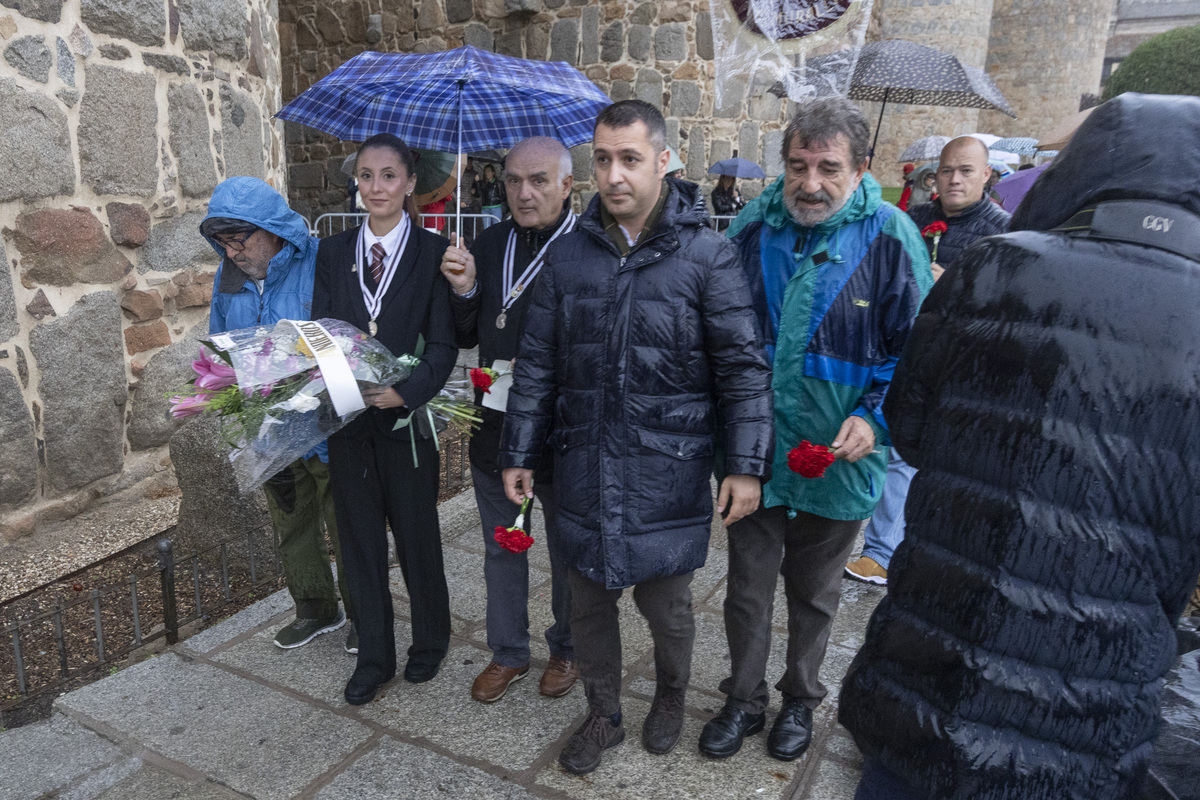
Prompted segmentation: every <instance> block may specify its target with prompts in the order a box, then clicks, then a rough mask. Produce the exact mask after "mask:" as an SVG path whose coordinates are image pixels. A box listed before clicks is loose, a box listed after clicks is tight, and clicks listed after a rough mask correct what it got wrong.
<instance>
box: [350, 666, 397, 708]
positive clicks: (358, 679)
mask: <svg viewBox="0 0 1200 800" xmlns="http://www.w3.org/2000/svg"><path fill="white" fill-rule="evenodd" d="M393 677H395V676H393ZM390 680H391V678H388V679H387V680H383V681H377V680H375V679H373V678H366V677H363V676H361V675H359V674H358V673H357V672H355V673H354V674H353V675H351V676H350V681H349V682H348V683H347V684H346V692H345V697H346V702H347V703H349V704H350V705H352V706H362V705H366V704H367V703H369V702H371V701H372V700H374V699H375V693H376V692H378V691H379V689H380V688H381V687H382V686H383V685H384V684H385V683H387V682H388V681H390Z"/></svg>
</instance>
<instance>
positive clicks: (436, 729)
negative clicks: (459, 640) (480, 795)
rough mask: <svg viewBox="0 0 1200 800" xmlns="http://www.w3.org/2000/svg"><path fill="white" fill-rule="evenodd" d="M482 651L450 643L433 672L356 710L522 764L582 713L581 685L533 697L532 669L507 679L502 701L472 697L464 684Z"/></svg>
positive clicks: (472, 752) (513, 765)
mask: <svg viewBox="0 0 1200 800" xmlns="http://www.w3.org/2000/svg"><path fill="white" fill-rule="evenodd" d="M489 660H490V656H489V654H488V653H487V651H486V650H482V649H479V648H475V647H471V646H467V645H459V646H457V647H452V648H451V649H450V653H449V654H448V655H447V657H446V660H445V661H444V662H443V664H442V670H441V672H440V673H438V676H437V677H436V678H435V679H433V680H432V681H429V682H428V683H422V684H416V685H413V684H407V683H404V682H403V681H402V680H401V681H398V682H396V683H394V684H393V686H392V688H389V691H388V692H387V695H386V696H385V697H384V698H382V699H380V700H377V701H376V702H374V703H370V704H368V705H366V706H363V707H362V709H361V710H360V711H359V714H360V715H361V716H362V717H363V718H365V719H369V720H371V721H373V722H376V723H378V724H380V725H384V726H386V727H388V728H391V729H394V730H396V731H397V732H398V733H402V734H403V735H405V736H410V737H418V738H420V739H424V740H426V741H429V742H431V743H433V744H436V745H438V746H441V747H444V748H447V749H449V750H451V751H452V752H454V753H456V754H461V755H463V756H467V757H469V758H472V759H478V760H481V761H485V762H488V763H491V764H495V765H497V766H500V767H504V768H505V769H509V770H523V769H528V768H529V767H530V766H531V765H532V764H533V763H534V762H535V761H536V760H537V758H538V757H539V756H540V755H541V754H542V752H543V751H544V750H546V748H547V747H549V746H550V745H552V744H553V743H554V742H555V741H557V740H558V738H559V737H560V736H562V735H563V733H565V732H566V731H567V730H568V729H569V728H571V727H572V726H573V725H575V724H577V721H578V720H579V719H581V718H582V715H583V712H584V708H585V703H584V699H583V691H582V688H583V687H582V686H578V687H577V688H575V689H573V690H572V691H571V693H570V694H568V695H567V696H566V697H561V698H558V699H550V698H546V697H542V696H541V695H540V694H538V673H537V670H534V669H531V670H530V673H529V675H528V676H527V677H526V678H525V679H523V680H521V681H518V682H516V683H514V684H513V685H512V686H511V687H510V688H509V690H508V694H506V695H505V696H504V697H503V698H502V699H501V700H499V701H497V702H495V703H492V704H490V705H484V704H483V703H478V702H476V701H474V700H472V699H471V682H472V681H473V680H474V679H475V676H476V675H477V674H478V673H479V671H480V670H481V669H482V668H483V667H484V666H486V665H487V663H488V661H489Z"/></svg>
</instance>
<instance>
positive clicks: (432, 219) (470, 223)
mask: <svg viewBox="0 0 1200 800" xmlns="http://www.w3.org/2000/svg"><path fill="white" fill-rule="evenodd" d="M366 218H367V215H366V213H363V212H360V213H356V214H348V213H340V214H322V215H321V216H319V217H317V220H316V222H314V223H313V224H312V233H313V235H314V236H316V237H317V238H319V239H324V238H325V237H326V236H332V235H333V234H335V233H341V232H342V231H346V230H349V229H350V228H353V227H355V226H356V225H361V224H362V221H363V220H364V219H366ZM461 218H462V229H463V238H464V239H465V240H466V242H468V243H470V242H473V241H474V240H475V237H476V236H478V235H479V234H480V233H482V232H483V229H484V228H485V227H486V225H487V224H490V223H493V222H495V217H491V216H489V215H487V214H463V215H462V216H461ZM456 224H457V222H456V220H455V216H454V215H453V214H422V215H421V227H423V228H426V229H428V230H431V231H433V232H435V233H438V234H440V235H442V236H445V237H447V238H449V236H450V234H452V233H454V226H455V225H456Z"/></svg>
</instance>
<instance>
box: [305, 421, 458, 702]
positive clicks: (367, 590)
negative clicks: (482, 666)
mask: <svg viewBox="0 0 1200 800" xmlns="http://www.w3.org/2000/svg"><path fill="white" fill-rule="evenodd" d="M344 434H345V432H344V431H341V432H339V433H336V434H334V435H333V436H331V437H329V467H330V479H331V483H332V485H333V501H334V507H335V509H336V511H337V522H338V530H339V531H340V533H341V545H342V559H343V561H344V562H345V570H346V579H347V580H348V581H349V583H350V596H351V599H352V600H353V602H354V612H355V620H354V623H355V625H356V626H357V628H358V665H357V668H356V669H355V676H356V677H357V678H359V679H362V680H369V681H372V682H377V683H378V682H383V681H388V680H391V678H392V677H393V676H394V675H395V674H396V637H395V634H394V632H393V625H394V620H395V616H394V612H393V609H392V593H391V591H390V590H389V589H388V563H387V528H386V527H385V524H390V525H391V527H392V536H393V537H394V538H395V541H396V556H397V559H398V560H399V562H400V571H401V572H402V573H403V574H404V585H405V586H406V587H407V589H408V597H409V605H410V609H411V613H412V646H411V647H409V648H408V658H409V661H411V662H413V663H414V664H434V663H437V662H439V661H441V660H442V658H443V657H444V656H445V655H446V650H447V649H448V648H449V646H450V593H449V591H448V590H447V588H446V571H445V568H444V566H443V564H442V540H441V530H440V528H439V526H438V514H437V495H438V472H439V470H438V453H437V450H436V449H435V448H434V445H433V442H432V441H430V440H427V439H420V438H418V439H417V447H416V453H417V459H418V461H419V466H414V464H413V448H412V443H411V442H408V441H403V440H396V439H389V438H386V437H383V436H379V435H377V434H375V433H373V432H372V431H370V430H369V429H368V430H361V429H360V431H359V432H357V434H356V435H344Z"/></svg>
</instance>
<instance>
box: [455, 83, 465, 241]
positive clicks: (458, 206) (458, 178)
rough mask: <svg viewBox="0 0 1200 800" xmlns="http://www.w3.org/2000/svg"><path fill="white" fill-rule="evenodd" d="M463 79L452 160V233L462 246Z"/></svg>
mask: <svg viewBox="0 0 1200 800" xmlns="http://www.w3.org/2000/svg"><path fill="white" fill-rule="evenodd" d="M464 83H465V81H463V80H462V79H461V78H460V79H459V81H458V158H456V159H455V160H454V235H455V239H456V241H455V244H456V245H458V246H459V247H462V246H463V235H462V107H463V104H462V92H463V84H464Z"/></svg>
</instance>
